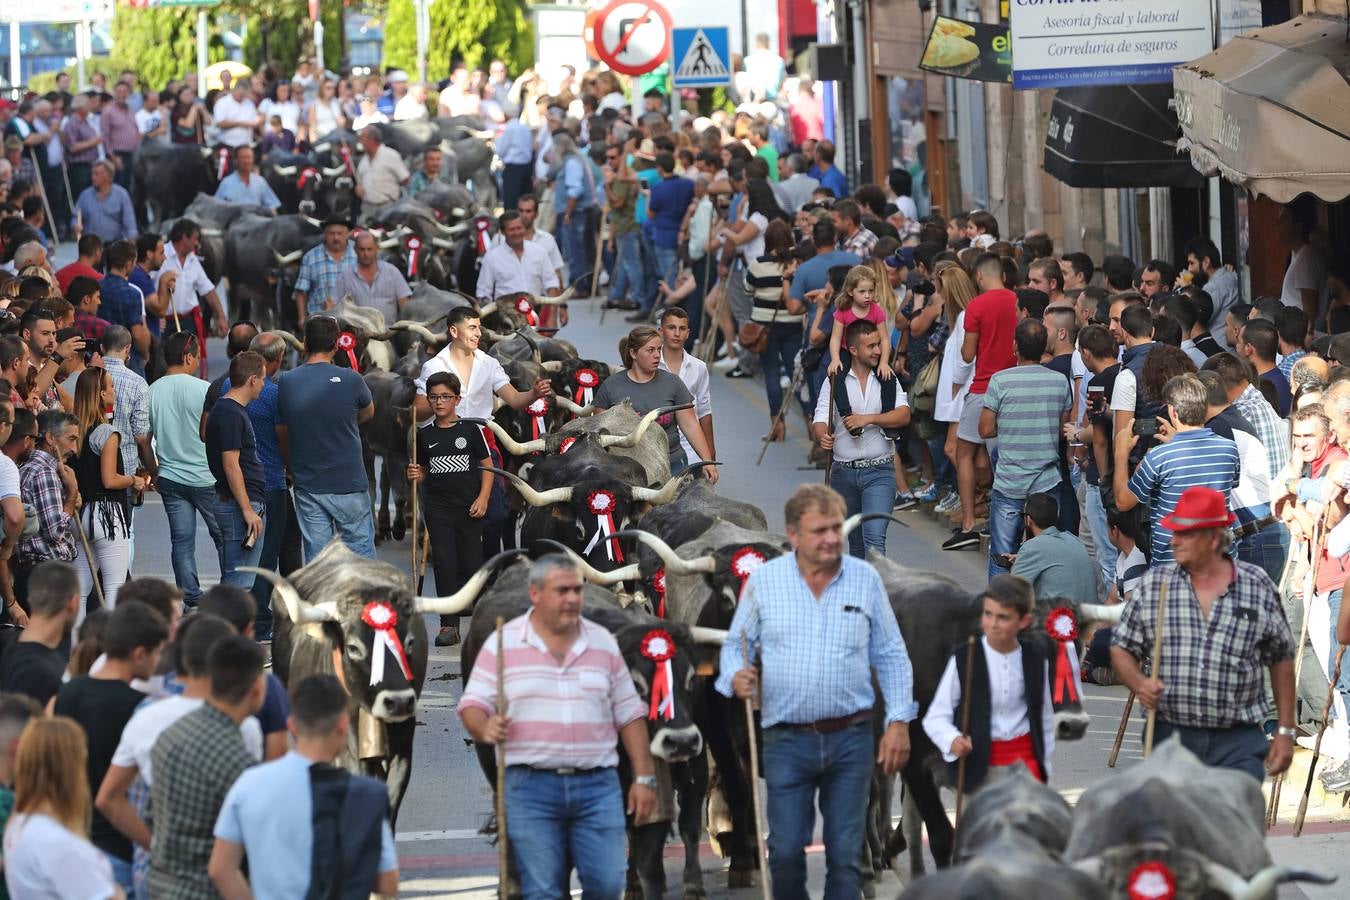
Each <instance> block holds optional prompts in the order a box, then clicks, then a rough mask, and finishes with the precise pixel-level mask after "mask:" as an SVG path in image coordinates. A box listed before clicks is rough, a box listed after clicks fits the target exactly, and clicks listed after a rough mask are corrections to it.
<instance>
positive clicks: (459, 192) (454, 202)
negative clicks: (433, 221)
mask: <svg viewBox="0 0 1350 900" xmlns="http://www.w3.org/2000/svg"><path fill="white" fill-rule="evenodd" d="M413 199H415V200H416V201H417V202H418V203H422V204H425V205H426V206H428V207H430V208H431V210H432V212H434V213H436V217H437V218H439V219H441V220H442V221H446V222H460V221H463V220H464V219H467V218H469V217H471V216H472V215H473V214H474V213H475V212H477V207H478V202H477V201H476V200H474V196H473V194H472V193H470V192H469V189H468V188H466V187H464V185H462V184H449V183H447V182H444V181H437V182H434V183H432V184H429V185H427V186H426V187H425V188H423V189H422V190H421V191H420V192H419V193H418V194H417V196H416V197H415V198H413Z"/></svg>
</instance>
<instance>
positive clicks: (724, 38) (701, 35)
mask: <svg viewBox="0 0 1350 900" xmlns="http://www.w3.org/2000/svg"><path fill="white" fill-rule="evenodd" d="M671 48H672V53H671V56H672V57H673V59H674V69H675V71H674V82H675V87H677V88H686V87H688V88H709V87H724V86H725V85H728V84H731V67H730V66H729V65H728V64H727V63H728V61H729V60H730V59H731V29H730V28H727V27H726V26H710V27H706V28H676V29H674V31H673V32H672V34H671Z"/></svg>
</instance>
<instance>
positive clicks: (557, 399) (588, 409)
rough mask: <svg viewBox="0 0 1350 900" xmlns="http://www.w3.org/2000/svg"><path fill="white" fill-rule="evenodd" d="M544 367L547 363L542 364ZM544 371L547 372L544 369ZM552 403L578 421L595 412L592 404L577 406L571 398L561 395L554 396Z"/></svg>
mask: <svg viewBox="0 0 1350 900" xmlns="http://www.w3.org/2000/svg"><path fill="white" fill-rule="evenodd" d="M544 365H548V363H544ZM544 371H548V370H547V369H545V370H544ZM553 402H554V403H556V404H558V408H559V409H565V410H567V411H568V412H570V413H571V414H572V415H574V416H576V417H577V418H578V419H579V418H581V417H582V416H589V415H590V414H591V413H592V412H594V411H595V405H594V404H592V403H588V404H586V405H585V406H577V404H576V402H575V401H574V400H572V398H570V397H564V396H563V395H562V394H554V395H553Z"/></svg>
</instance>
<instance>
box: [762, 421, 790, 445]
mask: <svg viewBox="0 0 1350 900" xmlns="http://www.w3.org/2000/svg"><path fill="white" fill-rule="evenodd" d="M786 438H787V422H784V421H781V420H780V421H777V422H774V423H773V428H772V429H770V431H769V433H768V434H766V435H764V436H763V437H762V438H760V440H761V441H768V442H769V443H771V444H772V443H778V442H780V441H783V440H785V439H786Z"/></svg>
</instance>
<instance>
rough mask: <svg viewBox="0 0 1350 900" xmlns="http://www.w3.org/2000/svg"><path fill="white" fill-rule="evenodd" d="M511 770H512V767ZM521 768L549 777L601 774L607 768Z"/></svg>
mask: <svg viewBox="0 0 1350 900" xmlns="http://www.w3.org/2000/svg"><path fill="white" fill-rule="evenodd" d="M511 768H514V766H512V767H511ZM521 768H525V769H529V770H530V771H532V772H546V773H547V774H549V775H589V774H591V773H592V772H603V771H604V770H605V769H606V768H607V767H606V766H592V767H591V768H589V769H577V768H574V767H572V766H559V767H558V768H556V769H547V768H544V767H543V766H522V767H521Z"/></svg>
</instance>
